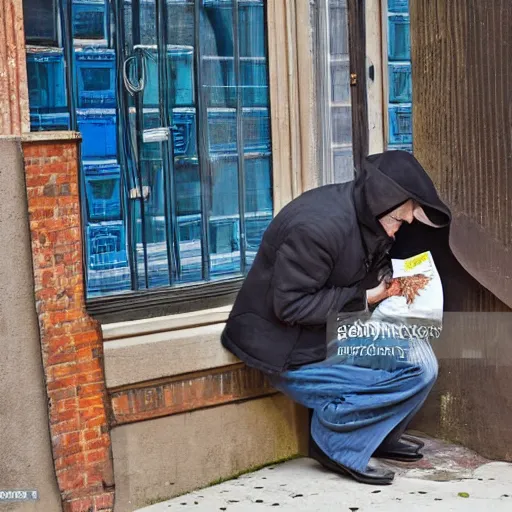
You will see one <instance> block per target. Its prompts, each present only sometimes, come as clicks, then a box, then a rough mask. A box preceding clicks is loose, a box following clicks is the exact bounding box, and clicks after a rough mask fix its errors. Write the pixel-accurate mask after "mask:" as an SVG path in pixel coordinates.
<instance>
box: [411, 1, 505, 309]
mask: <svg viewBox="0 0 512 512" xmlns="http://www.w3.org/2000/svg"><path fill="white" fill-rule="evenodd" d="M511 26H512V3H511V2H509V1H507V0H487V1H485V2H482V1H479V0H450V1H447V0H413V1H412V2H411V37H412V63H413V105H414V108H413V133H414V151H415V154H416V156H417V158H418V159H419V160H420V162H421V163H422V164H423V165H424V166H425V168H426V169H427V170H428V171H429V172H430V174H431V176H432V178H433V180H434V181H435V183H436V185H437V186H438V187H439V190H440V192H441V195H442V196H443V197H444V198H445V199H446V200H447V202H448V203H449V205H450V207H451V208H452V210H453V213H454V225H453V229H452V233H453V237H452V245H453V250H454V253H455V254H456V255H457V257H458V258H459V260H460V261H461V263H462V264H463V265H464V266H465V267H466V268H467V269H468V271H469V272H470V273H471V274H472V275H473V276H474V277H475V278H477V279H478V280H479V281H480V282H481V283H482V284H483V285H484V286H486V287H487V288H488V289H490V290H491V291H492V292H493V293H494V294H495V295H496V296H497V297H499V298H500V299H501V300H502V301H503V302H505V303H507V304H508V305H509V306H512V272H511V263H510V261H511V258H510V255H511V251H512V224H511V218H512V202H511V199H512V175H511V173H512V139H511V133H512V132H511V129H512V126H511V124H512V88H511V87H510V83H511V81H512V66H511V64H510V53H511V51H512V30H511V28H510V27H511Z"/></svg>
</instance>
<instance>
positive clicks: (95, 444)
mask: <svg viewBox="0 0 512 512" xmlns="http://www.w3.org/2000/svg"><path fill="white" fill-rule="evenodd" d="M109 446H110V437H109V436H108V435H104V436H103V437H102V438H100V439H93V440H91V441H88V442H86V443H85V447H86V449H87V450H95V449H99V448H109Z"/></svg>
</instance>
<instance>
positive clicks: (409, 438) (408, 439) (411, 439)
mask: <svg viewBox="0 0 512 512" xmlns="http://www.w3.org/2000/svg"><path fill="white" fill-rule="evenodd" d="M401 440H402V441H406V442H407V443H411V444H414V445H415V446H417V447H418V450H421V449H422V448H423V447H424V446H425V443H424V442H423V441H422V440H421V439H419V438H418V437H414V436H410V435H409V434H403V435H402V437H401Z"/></svg>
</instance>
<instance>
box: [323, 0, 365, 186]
mask: <svg viewBox="0 0 512 512" xmlns="http://www.w3.org/2000/svg"><path fill="white" fill-rule="evenodd" d="M361 13H364V11H362V10H361ZM313 15H314V22H313V27H314V36H315V37H314V39H315V54H316V59H315V60H316V63H317V66H316V74H317V105H318V112H319V121H320V126H319V133H320V141H321V145H322V155H321V167H322V169H323V183H340V182H345V181H350V180H351V179H353V177H354V139H355V137H354V134H353V133H352V122H353V121H352V117H353V115H354V112H353V108H352V94H351V62H350V45H349V5H348V2H347V0H315V1H314V3H313ZM355 28H356V27H352V29H353V30H355ZM353 67H354V63H353V65H352V68H353ZM361 85H362V84H361Z"/></svg>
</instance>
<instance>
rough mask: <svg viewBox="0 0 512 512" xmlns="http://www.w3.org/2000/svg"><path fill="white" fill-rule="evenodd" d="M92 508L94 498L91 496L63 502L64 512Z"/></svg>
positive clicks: (84, 511)
mask: <svg viewBox="0 0 512 512" xmlns="http://www.w3.org/2000/svg"><path fill="white" fill-rule="evenodd" d="M94 508H95V506H94V498H93V497H92V496H91V497H87V498H79V499H77V500H73V501H68V502H65V503H64V512H91V511H92V510H94Z"/></svg>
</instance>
